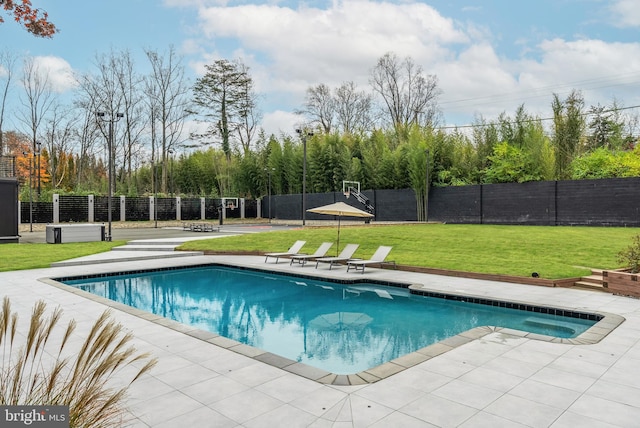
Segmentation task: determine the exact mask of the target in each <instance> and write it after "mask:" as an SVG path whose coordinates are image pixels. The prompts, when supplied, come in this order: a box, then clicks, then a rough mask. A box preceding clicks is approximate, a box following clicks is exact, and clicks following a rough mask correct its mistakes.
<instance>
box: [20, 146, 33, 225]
mask: <svg viewBox="0 0 640 428" xmlns="http://www.w3.org/2000/svg"><path fill="white" fill-rule="evenodd" d="M22 154H23V155H24V156H25V157H27V156H29V155H30V154H31V153H29V152H22ZM28 159H29V232H33V194H32V190H31V189H32V187H33V183H32V177H33V159H31V158H28Z"/></svg>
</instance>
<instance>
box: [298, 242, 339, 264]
mask: <svg viewBox="0 0 640 428" xmlns="http://www.w3.org/2000/svg"><path fill="white" fill-rule="evenodd" d="M332 245H333V242H323V243H322V244H321V245H320V246H319V247H318V249H317V250H316V252H315V253H313V254H295V255H293V256H289V258H290V259H291V262H289V265H292V264H293V262H296V263H299V264H300V265H302V266H304V265H305V264H306V263H307V262H308V261H309V260H313V259H316V258H318V257H324V256H325V255H326V254H327V251H329V248H331V246H332Z"/></svg>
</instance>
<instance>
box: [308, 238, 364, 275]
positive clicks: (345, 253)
mask: <svg viewBox="0 0 640 428" xmlns="http://www.w3.org/2000/svg"><path fill="white" fill-rule="evenodd" d="M359 246H360V245H359V244H347V245H346V246H345V247H344V248H343V249H342V251H341V252H340V254H338V255H337V256H336V257H319V258H317V259H314V260H315V262H316V269H318V263H329V270H331V268H332V267H333V265H334V264H336V265H337V264H340V263H341V262H348V261H350V260H354V259H353V254H354V253H355V252H356V250H357V249H358V247H359Z"/></svg>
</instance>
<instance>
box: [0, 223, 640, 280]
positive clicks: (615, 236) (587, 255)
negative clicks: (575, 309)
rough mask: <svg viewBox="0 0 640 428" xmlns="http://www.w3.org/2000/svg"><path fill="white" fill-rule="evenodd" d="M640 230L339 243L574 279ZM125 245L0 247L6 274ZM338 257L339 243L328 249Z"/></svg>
mask: <svg viewBox="0 0 640 428" xmlns="http://www.w3.org/2000/svg"><path fill="white" fill-rule="evenodd" d="M336 231H337V229H336V227H335V226H333V227H306V228H305V229H297V230H289V231H280V232H266V233H256V234H246V235H240V236H233V237H226V238H217V239H210V240H202V241H191V242H188V243H186V244H184V245H183V246H182V247H181V248H182V249H189V250H214V251H216V250H223V251H224V250H227V251H260V252H269V251H284V250H286V249H287V248H288V247H289V246H290V245H291V244H292V243H293V242H294V241H295V240H297V239H304V240H306V241H307V244H306V246H305V248H304V251H305V252H307V253H312V252H314V251H315V249H316V248H317V247H318V246H319V245H320V243H322V242H323V241H333V242H335V240H336V236H337V233H336ZM637 234H640V228H614V227H551V226H549V227H542V226H491V225H453V224H451V225H449V224H414V225H393V226H378V225H363V226H342V228H341V233H340V247H341V248H343V247H344V245H345V244H347V243H358V244H360V248H359V249H358V252H356V257H360V258H368V257H369V256H371V255H372V254H373V252H374V251H375V249H376V248H377V247H378V246H379V245H391V246H393V250H392V251H391V254H390V256H389V259H391V260H395V261H396V262H398V263H399V264H403V265H413V266H424V267H432V268H440V269H452V270H461V271H468V272H481V273H494V274H504V275H518V276H530V275H531V273H532V272H538V273H539V274H540V276H541V277H543V278H548V279H560V278H572V277H577V276H582V275H585V274H588V273H589V269H588V268H592V267H593V268H607V269H612V268H617V267H620V266H619V264H618V262H617V260H616V259H617V254H618V252H619V251H620V250H622V249H624V248H626V247H628V246H629V245H631V238H632V237H633V236H635V235H637ZM123 244H124V242H123V241H120V242H115V241H114V242H86V243H69V244H3V245H0V271H8V270H20V269H35V268H42V267H48V266H49V265H50V264H51V263H53V262H56V261H60V260H67V259H71V258H74V257H80V256H84V255H88V254H94V253H99V252H103V251H108V250H109V249H111V247H114V246H117V245H123ZM330 252H331V254H335V246H334V247H333V248H332V249H331V250H330Z"/></svg>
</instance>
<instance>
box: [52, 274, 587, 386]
mask: <svg viewBox="0 0 640 428" xmlns="http://www.w3.org/2000/svg"><path fill="white" fill-rule="evenodd" d="M61 282H64V283H65V284H68V285H73V286H75V287H77V288H80V289H82V290H85V291H88V292H91V293H93V294H97V295H99V296H102V297H106V298H108V299H111V300H114V301H117V302H120V303H124V304H126V305H129V306H132V307H135V308H138V309H142V310H144V311H148V312H152V313H154V314H157V315H161V316H163V317H166V318H170V319H173V320H175V321H178V322H180V323H183V324H188V325H191V326H194V327H197V328H199V329H202V330H207V331H210V332H214V333H217V334H219V335H221V336H224V337H228V338H230V339H234V340H236V341H238V342H241V343H245V344H247V345H251V346H254V347H257V348H260V349H263V350H266V351H269V352H272V353H274V354H277V355H280V356H283V357H286V358H289V359H292V360H295V361H299V362H302V363H305V364H308V365H311V366H314V367H318V368H321V369H324V370H327V371H329V372H332V373H336V374H351V373H357V372H360V371H362V370H366V369H369V368H371V367H375V366H378V365H380V364H383V363H385V362H387V361H390V360H393V359H395V358H397V357H400V356H402V355H405V354H408V353H410V352H413V351H416V350H418V349H420V348H423V347H425V346H428V345H430V344H433V343H436V342H438V341H441V340H443V339H446V338H448V337H451V336H455V335H457V334H459V333H461V332H463V331H466V330H469V329H471V328H474V327H478V326H484V325H491V326H500V327H508V328H513V329H517V330H525V331H530V332H534V333H540V334H544V335H550V336H556V337H563V338H570V337H575V336H577V335H579V334H581V333H582V332H584V331H585V330H586V329H588V328H589V327H590V326H592V325H593V324H594V323H595V322H596V321H593V320H586V319H579V318H572V317H564V316H558V315H549V314H546V313H539V312H534V311H521V310H516V309H508V308H504V307H494V306H488V305H486V304H476V303H470V302H467V301H451V300H446V299H442V298H435V297H425V296H418V295H413V294H410V293H409V291H408V290H407V289H406V288H400V287H390V286H385V285H379V284H375V283H367V282H358V283H353V284H338V283H333V282H328V281H318V280H315V279H308V278H302V277H293V276H286V275H277V274H271V273H267V272H261V271H252V270H246V269H235V268H228V267H223V266H206V267H198V268H189V269H173V270H163V271H154V272H142V273H136V274H132V275H117V276H103V277H96V278H84V279H62V280H61Z"/></svg>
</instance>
